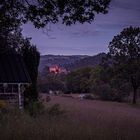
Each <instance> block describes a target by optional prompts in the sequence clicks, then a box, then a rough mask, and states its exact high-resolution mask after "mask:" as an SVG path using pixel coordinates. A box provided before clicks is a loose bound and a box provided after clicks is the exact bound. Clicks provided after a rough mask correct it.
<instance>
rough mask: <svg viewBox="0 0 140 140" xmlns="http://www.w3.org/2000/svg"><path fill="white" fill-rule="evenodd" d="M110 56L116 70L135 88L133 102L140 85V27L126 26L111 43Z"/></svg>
mask: <svg viewBox="0 0 140 140" xmlns="http://www.w3.org/2000/svg"><path fill="white" fill-rule="evenodd" d="M109 56H110V57H111V58H112V59H113V60H114V66H115V68H116V72H118V73H119V74H120V75H121V76H122V77H123V78H124V79H127V80H129V82H130V83H131V85H132V88H133V101H132V102H133V104H135V103H136V99H137V90H138V88H139V87H140V28H139V27H137V28H134V27H129V28H125V29H124V30H123V31H122V32H121V33H120V34H118V35H117V36H115V37H114V38H113V40H112V41H111V42H110V44H109Z"/></svg>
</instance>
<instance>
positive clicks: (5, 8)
mask: <svg viewBox="0 0 140 140" xmlns="http://www.w3.org/2000/svg"><path fill="white" fill-rule="evenodd" d="M110 1H111V0H34V1H31V0H11V1H9V0H4V1H0V27H5V28H8V29H9V30H12V29H13V28H15V27H17V26H18V25H21V24H22V23H26V22H27V21H30V22H32V23H33V24H34V25H35V27H37V28H40V27H44V26H46V25H47V24H48V23H57V22H58V21H61V22H62V23H63V24H66V25H71V24H74V23H76V22H80V23H84V22H91V21H93V20H94V18H95V14H96V13H97V14H99V13H103V14H105V13H107V12H108V7H109V3H110Z"/></svg>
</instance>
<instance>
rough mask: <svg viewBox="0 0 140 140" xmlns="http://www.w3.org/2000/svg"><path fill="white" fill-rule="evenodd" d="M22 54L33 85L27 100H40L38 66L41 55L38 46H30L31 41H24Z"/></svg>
mask: <svg viewBox="0 0 140 140" xmlns="http://www.w3.org/2000/svg"><path fill="white" fill-rule="evenodd" d="M20 54H21V55H22V57H23V60H24V62H25V64H26V66H27V70H28V72H29V75H30V78H31V81H32V84H31V86H30V87H29V89H28V90H27V93H26V95H25V96H26V97H25V98H26V99H27V100H29V101H31V100H33V101H35V100H38V91H37V77H38V66H39V61H40V53H39V52H38V50H37V48H36V46H34V45H31V44H30V40H29V39H25V40H24V46H22V47H21V48H20Z"/></svg>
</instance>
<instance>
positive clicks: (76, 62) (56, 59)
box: [39, 53, 106, 72]
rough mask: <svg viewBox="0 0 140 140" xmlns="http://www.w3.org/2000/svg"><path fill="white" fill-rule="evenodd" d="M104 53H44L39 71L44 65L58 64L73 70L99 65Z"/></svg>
mask: <svg viewBox="0 0 140 140" xmlns="http://www.w3.org/2000/svg"><path fill="white" fill-rule="evenodd" d="M105 56H106V54H105V53H100V54H98V55H95V56H87V55H70V56H65V55H44V56H41V58H40V65H39V71H40V72H41V71H42V70H43V68H44V67H45V66H49V67H50V66H52V65H58V66H60V67H64V68H66V69H67V70H70V71H71V70H75V69H78V68H82V67H87V66H96V65H99V64H100V63H101V61H102V58H103V57H105Z"/></svg>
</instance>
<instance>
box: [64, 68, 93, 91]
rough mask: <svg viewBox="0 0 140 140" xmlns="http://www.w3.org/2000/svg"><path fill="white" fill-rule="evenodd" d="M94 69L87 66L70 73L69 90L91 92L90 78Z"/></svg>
mask: <svg viewBox="0 0 140 140" xmlns="http://www.w3.org/2000/svg"><path fill="white" fill-rule="evenodd" d="M92 69H93V68H92V67H85V68H81V69H78V70H75V71H72V72H71V73H69V74H68V75H67V77H66V86H67V90H68V92H72V93H89V92H90V83H89V78H90V72H91V70H92Z"/></svg>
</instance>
